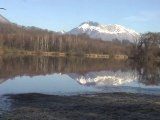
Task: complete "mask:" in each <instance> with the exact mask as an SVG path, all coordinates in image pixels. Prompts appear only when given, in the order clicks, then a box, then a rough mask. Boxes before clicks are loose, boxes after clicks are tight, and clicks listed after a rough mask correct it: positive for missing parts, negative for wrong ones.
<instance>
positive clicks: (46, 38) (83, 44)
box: [0, 23, 132, 55]
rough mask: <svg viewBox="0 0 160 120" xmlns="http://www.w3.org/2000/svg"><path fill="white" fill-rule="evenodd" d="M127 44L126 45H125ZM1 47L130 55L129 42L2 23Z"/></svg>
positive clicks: (0, 26) (0, 25)
mask: <svg viewBox="0 0 160 120" xmlns="http://www.w3.org/2000/svg"><path fill="white" fill-rule="evenodd" d="M125 43H126V44H125ZM0 47H1V48H5V47H6V48H11V49H14V48H15V49H20V50H28V51H46V52H65V53H71V54H74V53H76V54H84V53H100V54H126V55H128V54H130V51H131V48H132V44H128V42H124V43H123V44H122V43H121V42H119V41H118V42H115V41H114V42H109V41H108V42H106V41H102V40H96V39H91V38H89V37H88V36H87V35H79V36H73V35H61V34H58V33H56V32H53V31H48V30H42V29H39V28H36V27H24V26H18V25H15V24H3V23H0Z"/></svg>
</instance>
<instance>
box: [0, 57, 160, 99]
mask: <svg viewBox="0 0 160 120" xmlns="http://www.w3.org/2000/svg"><path fill="white" fill-rule="evenodd" d="M110 92H128V93H143V94H155V95H160V67H158V65H155V66H154V65H150V66H143V65H136V64H134V62H133V61H116V60H107V59H93V58H92V59H89V58H84V57H81V58H80V57H67V58H63V57H62V58H59V57H43V56H4V57H0V95H1V96H2V95H5V94H19V93H43V94H54V95H77V94H94V93H110Z"/></svg>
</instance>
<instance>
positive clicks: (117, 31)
mask: <svg viewBox="0 0 160 120" xmlns="http://www.w3.org/2000/svg"><path fill="white" fill-rule="evenodd" d="M68 33H69V34H73V35H79V34H84V33H85V34H87V35H89V36H90V37H91V38H98V39H101V40H104V41H112V40H115V39H118V40H121V41H122V40H129V41H130V42H134V41H135V40H137V39H138V38H139V37H140V34H139V33H137V32H135V31H134V30H131V29H127V28H125V27H123V26H121V25H117V24H113V25H111V24H109V25H102V24H99V23H97V22H91V21H89V22H84V23H82V24H81V25H79V26H78V27H76V28H74V29H72V30H71V31H69V32H68Z"/></svg>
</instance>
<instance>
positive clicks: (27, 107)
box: [0, 93, 160, 120]
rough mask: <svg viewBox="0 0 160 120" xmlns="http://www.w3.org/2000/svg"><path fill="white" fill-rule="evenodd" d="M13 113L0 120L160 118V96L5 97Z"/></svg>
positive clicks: (7, 113)
mask: <svg viewBox="0 0 160 120" xmlns="http://www.w3.org/2000/svg"><path fill="white" fill-rule="evenodd" d="M7 96H9V98H10V99H11V101H12V105H11V107H12V110H11V111H8V112H6V113H4V114H3V115H0V120H9V119H12V120H26V119H38V120H44V119H46V120H49V119H54V120H75V119H76V120H83V119H94V120H104V119H107V120H113V119H115V120H117V119H121V120H122V119H123V120H128V119H141V120H156V119H157V120H158V119H159V118H160V96H154V95H145V94H133V93H104V94H94V95H93V94H92V95H89V94H88V95H76V96H57V95H44V94H34V93H32V94H17V95H7Z"/></svg>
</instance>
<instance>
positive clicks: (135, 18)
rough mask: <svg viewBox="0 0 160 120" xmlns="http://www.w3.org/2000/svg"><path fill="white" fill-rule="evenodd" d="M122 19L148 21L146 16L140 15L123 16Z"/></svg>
mask: <svg viewBox="0 0 160 120" xmlns="http://www.w3.org/2000/svg"><path fill="white" fill-rule="evenodd" d="M123 19H124V20H127V21H132V22H146V21H148V20H147V19H146V18H144V17H140V16H129V17H125V18H123Z"/></svg>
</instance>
